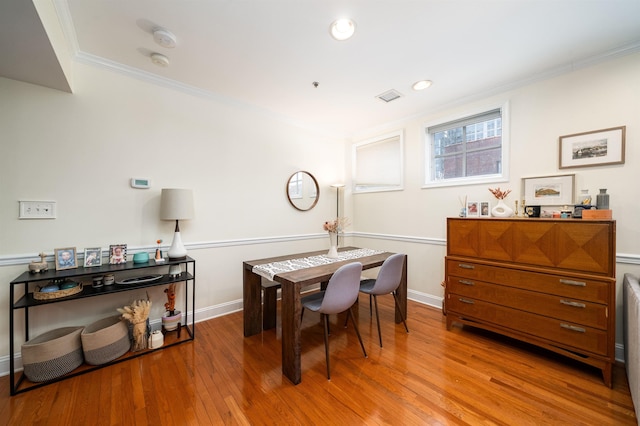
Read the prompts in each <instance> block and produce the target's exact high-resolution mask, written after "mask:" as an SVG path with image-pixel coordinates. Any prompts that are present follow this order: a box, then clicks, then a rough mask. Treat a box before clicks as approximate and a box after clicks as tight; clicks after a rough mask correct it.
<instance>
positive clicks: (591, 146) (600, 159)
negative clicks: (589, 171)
mask: <svg viewBox="0 0 640 426" xmlns="http://www.w3.org/2000/svg"><path fill="white" fill-rule="evenodd" d="M625 132H626V126H620V127H612V128H609V129H603V130H594V131H591V132H583V133H575V134H573V135H566V136H560V144H559V148H560V159H559V168H561V169H568V168H572V167H593V166H604V165H611V164H624V144H625Z"/></svg>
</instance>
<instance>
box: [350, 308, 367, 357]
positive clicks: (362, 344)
mask: <svg viewBox="0 0 640 426" xmlns="http://www.w3.org/2000/svg"><path fill="white" fill-rule="evenodd" d="M349 317H351V322H352V323H353V328H355V329H356V334H357V335H358V340H359V341H360V347H361V348H362V353H363V354H364V357H365V358H367V351H366V350H365V349H364V343H362V337H360V330H359V329H358V323H356V320H355V318H354V317H353V312H351V308H349V310H348V311H347V319H349Z"/></svg>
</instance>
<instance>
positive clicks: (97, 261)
mask: <svg viewBox="0 0 640 426" xmlns="http://www.w3.org/2000/svg"><path fill="white" fill-rule="evenodd" d="M101 265H102V248H100V247H93V248H85V249H84V267H85V268H91V267H93V266H101Z"/></svg>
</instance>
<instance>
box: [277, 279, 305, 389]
mask: <svg viewBox="0 0 640 426" xmlns="http://www.w3.org/2000/svg"><path fill="white" fill-rule="evenodd" d="M281 296H282V300H281V302H280V303H281V312H282V320H281V321H282V374H284V375H285V376H286V377H287V378H288V379H289V380H291V382H292V383H293V384H294V385H297V384H298V383H300V382H301V381H302V377H301V376H302V373H301V361H300V354H301V351H302V348H301V342H300V322H301V321H300V314H301V310H302V306H301V304H300V284H292V283H282V292H281Z"/></svg>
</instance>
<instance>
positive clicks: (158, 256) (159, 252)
mask: <svg viewBox="0 0 640 426" xmlns="http://www.w3.org/2000/svg"><path fill="white" fill-rule="evenodd" d="M156 243H157V244H158V248H156V257H155V260H156V263H162V262H164V258H163V257H162V250H160V244H162V240H156Z"/></svg>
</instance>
